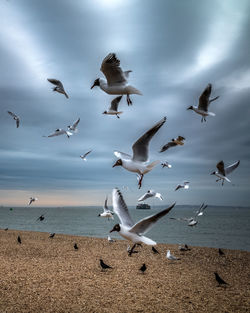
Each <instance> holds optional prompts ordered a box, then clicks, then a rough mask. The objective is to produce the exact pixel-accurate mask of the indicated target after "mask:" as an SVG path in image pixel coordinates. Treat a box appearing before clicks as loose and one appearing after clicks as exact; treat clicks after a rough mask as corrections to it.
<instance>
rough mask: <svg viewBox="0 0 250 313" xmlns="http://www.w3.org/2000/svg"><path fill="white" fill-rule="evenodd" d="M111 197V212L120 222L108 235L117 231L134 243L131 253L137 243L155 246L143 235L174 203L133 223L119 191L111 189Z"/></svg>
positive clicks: (153, 242)
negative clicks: (112, 211)
mask: <svg viewBox="0 0 250 313" xmlns="http://www.w3.org/2000/svg"><path fill="white" fill-rule="evenodd" d="M112 197H113V210H114V213H116V214H117V216H118V218H119V220H120V224H116V225H115V226H114V227H113V229H111V230H110V233H111V232H113V231H117V232H118V233H119V234H120V235H121V236H122V237H123V238H125V239H127V240H129V241H132V242H133V243H134V245H133V247H132V248H131V250H132V251H133V250H134V248H135V247H136V245H137V244H139V243H140V244H141V243H145V244H146V245H150V246H154V245H156V242H155V241H153V240H152V239H150V238H148V237H145V236H143V234H145V233H147V232H148V231H149V230H150V229H151V227H152V226H153V225H154V224H155V223H156V222H157V221H158V220H159V219H160V218H162V217H163V216H165V215H166V214H168V213H169V212H170V211H171V209H172V208H173V207H174V206H175V203H173V204H172V205H171V206H170V207H168V208H167V209H165V210H163V211H160V212H159V213H157V214H155V215H151V216H148V217H145V218H143V219H141V220H140V221H139V222H137V223H134V222H133V220H132V218H131V216H130V214H129V211H128V207H127V205H126V203H125V201H124V199H123V196H122V193H121V192H120V190H118V189H117V188H115V189H113V192H112Z"/></svg>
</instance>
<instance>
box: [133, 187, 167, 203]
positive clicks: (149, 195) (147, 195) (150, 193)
mask: <svg viewBox="0 0 250 313" xmlns="http://www.w3.org/2000/svg"><path fill="white" fill-rule="evenodd" d="M152 197H155V198H158V199H160V200H163V198H162V195H161V194H160V193H159V192H155V191H154V190H148V191H147V192H146V193H145V194H144V195H143V196H141V197H140V198H139V199H138V202H140V201H145V200H146V199H148V198H152Z"/></svg>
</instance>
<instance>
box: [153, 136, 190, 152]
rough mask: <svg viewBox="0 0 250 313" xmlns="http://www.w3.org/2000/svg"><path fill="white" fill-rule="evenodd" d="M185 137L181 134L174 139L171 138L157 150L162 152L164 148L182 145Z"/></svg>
mask: <svg viewBox="0 0 250 313" xmlns="http://www.w3.org/2000/svg"><path fill="white" fill-rule="evenodd" d="M184 140H185V138H184V137H182V136H178V137H177V138H176V139H174V138H173V139H172V140H171V141H169V142H168V143H166V144H165V145H164V146H163V147H162V148H161V150H160V151H159V152H164V151H166V150H168V149H169V148H172V147H176V146H178V145H179V146H183V145H184V142H183V141H184Z"/></svg>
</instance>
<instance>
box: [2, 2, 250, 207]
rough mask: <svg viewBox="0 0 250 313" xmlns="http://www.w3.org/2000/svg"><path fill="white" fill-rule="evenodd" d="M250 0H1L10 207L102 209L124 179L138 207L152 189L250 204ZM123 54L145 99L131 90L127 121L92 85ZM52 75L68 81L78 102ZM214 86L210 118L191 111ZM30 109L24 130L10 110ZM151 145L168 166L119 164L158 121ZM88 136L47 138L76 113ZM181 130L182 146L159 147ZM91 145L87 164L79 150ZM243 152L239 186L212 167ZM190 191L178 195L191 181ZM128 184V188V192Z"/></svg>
mask: <svg viewBox="0 0 250 313" xmlns="http://www.w3.org/2000/svg"><path fill="white" fill-rule="evenodd" d="M249 12H250V2H249V1H247V0H241V1H238V0H209V1H200V0H189V1H186V0H179V1H174V0H158V1H155V0H74V1H71V0H53V1H50V0H43V1H39V0H0V48H1V49H0V68H1V72H0V97H1V101H0V133H1V136H0V205H6V206H8V205H10V206H26V205H27V203H28V199H29V197H30V196H35V197H37V198H38V201H37V202H35V203H34V204H32V205H34V206H80V205H81V206H84V205H102V204H103V202H104V199H105V197H106V195H109V204H110V203H111V200H110V198H111V192H112V189H113V188H114V187H119V188H120V189H121V190H122V192H123V193H124V197H125V199H126V202H127V204H128V205H136V203H137V199H138V198H139V197H140V196H141V195H142V194H143V193H144V192H146V191H147V190H148V189H153V190H155V191H157V192H160V193H161V194H162V196H163V198H164V200H163V201H162V202H160V201H159V200H157V199H155V200H149V201H148V203H149V204H155V205H156V204H163V205H165V204H166V205H167V204H170V203H172V202H174V201H176V202H177V204H196V205H198V204H201V203H202V202H205V203H207V204H210V205H232V206H249V204H250V201H249V200H250V192H249V191H250V188H249V187H250V137H249V134H250V123H249V117H250V114H249V113H250V103H249V99H250V54H249V51H250V39H249V38H250V18H249ZM110 52H114V53H116V55H117V57H118V58H119V59H120V61H121V67H122V69H123V70H132V71H133V72H132V73H131V75H130V79H129V83H130V84H131V85H133V86H135V87H136V88H137V89H139V90H141V92H142V93H143V96H139V95H132V96H131V98H132V101H133V105H132V106H130V107H128V106H127V103H126V98H125V97H123V99H122V101H121V104H120V108H121V110H122V111H123V113H122V115H121V118H120V119H117V118H116V117H115V116H108V115H104V114H102V112H103V111H105V110H106V109H107V108H108V107H109V104H110V102H111V100H112V99H113V98H114V96H111V95H108V94H106V93H104V92H103V91H102V90H100V89H99V88H98V87H95V88H94V89H92V90H91V89H90V87H91V85H92V83H93V81H94V80H95V79H96V78H98V77H102V78H104V76H103V74H102V73H101V71H100V66H101V63H102V60H103V59H104V57H105V56H106V55H107V54H108V53H110ZM47 78H56V79H59V80H61V81H62V82H63V84H64V87H65V90H66V92H67V93H68V94H69V99H66V98H65V97H64V96H63V95H61V94H58V93H54V92H52V89H51V87H52V85H51V84H50V83H49V82H48V81H47ZM208 83H211V84H212V85H213V89H212V97H213V96H220V97H219V99H218V100H216V101H215V102H212V103H211V106H210V111H212V112H214V113H215V114H216V116H215V117H208V118H207V122H206V123H201V121H200V120H201V119H200V116H199V115H197V114H196V113H195V112H193V111H190V110H186V109H187V107H189V106H191V105H197V104H198V99H199V96H200V94H201V92H202V91H203V90H204V88H205V87H206V86H207V84H208ZM8 110H10V111H12V112H14V113H16V114H17V115H18V116H20V119H21V121H20V127H19V128H18V129H17V128H16V127H15V121H14V120H12V118H11V117H10V116H9V115H8V113H7V111H8ZM164 116H166V117H167V121H166V123H165V124H164V125H163V126H162V128H161V129H160V130H159V131H158V133H157V134H156V135H155V136H154V138H153V139H152V141H151V143H150V161H154V160H161V161H168V162H169V163H171V164H172V168H171V169H167V168H164V169H162V168H161V166H157V167H156V168H155V169H154V170H152V171H151V172H150V173H148V174H147V175H146V176H145V177H144V181H143V185H142V188H141V189H140V190H138V187H137V179H136V174H134V173H131V172H128V171H126V170H125V169H123V168H122V167H115V168H112V165H113V164H114V162H115V161H116V157H115V156H114V154H113V151H114V150H120V151H123V152H125V153H129V154H131V152H132V151H131V147H132V144H133V143H134V142H135V141H136V140H137V139H138V138H139V137H140V136H141V135H142V134H143V133H144V132H145V131H147V130H148V129H149V128H150V127H152V126H153V125H154V124H155V123H156V122H158V121H159V120H160V119H162V118H163V117H164ZM78 117H80V119H81V121H80V123H79V125H78V133H77V134H75V135H74V136H72V137H71V138H70V139H68V138H67V137H66V136H59V137H54V138H45V137H43V136H44V135H49V134H51V133H52V132H54V130H55V129H57V128H65V127H66V126H67V125H70V124H72V123H73V122H74V121H75V120H77V118H78ZM178 135H182V136H184V137H185V138H186V140H185V144H184V145H183V146H179V147H175V148H172V149H170V150H168V151H166V152H164V153H159V150H160V148H161V147H162V146H163V145H164V144H165V143H167V142H168V141H169V140H170V139H172V138H175V137H177V136H178ZM88 150H92V153H91V154H89V156H88V160H87V162H84V161H82V160H81V159H80V157H79V156H80V155H81V154H84V153H85V152H86V151H88ZM220 160H223V161H224V163H225V165H229V164H231V163H233V162H235V161H237V160H240V161H241V163H240V166H239V167H238V168H237V169H236V170H235V171H234V172H233V173H231V175H230V178H231V180H232V183H231V184H230V183H225V185H224V186H223V187H222V186H221V184H219V183H216V182H215V177H214V176H211V175H210V173H211V172H213V171H214V170H215V169H216V164H217V163H218V162H219V161H220ZM186 180H188V181H190V189H189V190H179V191H174V189H175V186H176V185H177V184H179V183H182V182H183V181H186ZM123 186H128V188H124V187H123Z"/></svg>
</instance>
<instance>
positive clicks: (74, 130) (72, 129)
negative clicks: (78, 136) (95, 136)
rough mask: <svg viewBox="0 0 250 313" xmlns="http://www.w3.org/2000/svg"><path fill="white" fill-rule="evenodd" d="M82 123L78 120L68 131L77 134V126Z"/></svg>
mask: <svg viewBox="0 0 250 313" xmlns="http://www.w3.org/2000/svg"><path fill="white" fill-rule="evenodd" d="M79 122H80V118H78V120H76V121H75V122H74V123H73V125H69V126H68V130H71V131H73V132H74V133H77V125H78V124H79Z"/></svg>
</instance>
